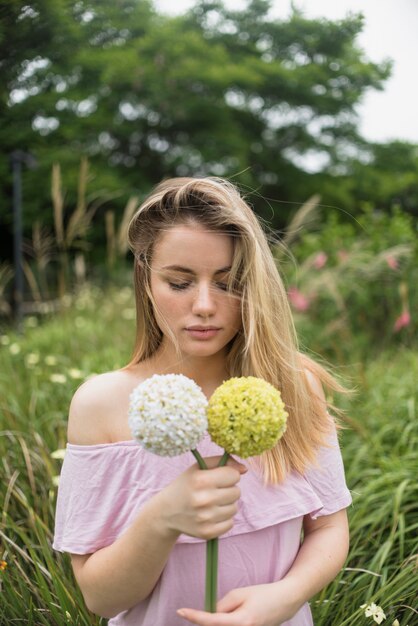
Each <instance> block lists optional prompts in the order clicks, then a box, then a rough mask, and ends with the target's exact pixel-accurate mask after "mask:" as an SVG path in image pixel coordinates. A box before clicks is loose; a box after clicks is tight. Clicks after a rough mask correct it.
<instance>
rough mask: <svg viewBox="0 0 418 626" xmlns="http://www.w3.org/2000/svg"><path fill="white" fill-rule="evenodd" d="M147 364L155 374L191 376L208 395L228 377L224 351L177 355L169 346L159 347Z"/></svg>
mask: <svg viewBox="0 0 418 626" xmlns="http://www.w3.org/2000/svg"><path fill="white" fill-rule="evenodd" d="M147 365H148V366H149V367H150V368H151V369H152V370H153V371H154V373H157V374H183V375H184V376H187V377H188V378H191V379H192V380H194V381H195V382H196V383H197V384H198V385H199V386H200V387H201V388H202V389H203V392H204V393H205V395H206V396H208V397H209V396H211V395H212V393H213V392H214V391H215V389H216V388H217V387H219V385H221V384H222V382H223V381H224V380H226V379H227V378H229V375H228V370H227V365H226V354H225V353H224V352H220V353H217V354H214V355H213V356H210V357H192V356H179V355H178V354H177V353H176V352H175V351H172V350H170V348H163V347H161V348H160V349H159V350H158V351H157V352H156V353H155V354H154V355H153V356H152V357H151V358H150V359H148V362H147Z"/></svg>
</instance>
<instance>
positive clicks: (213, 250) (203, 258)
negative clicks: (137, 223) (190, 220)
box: [153, 224, 234, 269]
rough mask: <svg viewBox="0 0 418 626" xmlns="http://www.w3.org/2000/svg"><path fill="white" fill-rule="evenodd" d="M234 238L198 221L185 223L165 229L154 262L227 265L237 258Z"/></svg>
mask: <svg viewBox="0 0 418 626" xmlns="http://www.w3.org/2000/svg"><path fill="white" fill-rule="evenodd" d="M233 251H234V248H233V243H232V238H231V236H230V235H228V234H223V233H220V232H216V231H213V230H208V229H207V228H205V227H204V226H200V225H197V224H187V225H186V224H182V225H177V226H173V227H172V228H169V229H168V230H166V231H164V232H163V233H162V234H161V235H160V237H159V238H158V239H157V241H156V243H155V246H154V251H153V265H159V266H162V265H165V264H166V263H170V264H171V265H173V264H175V265H182V266H184V267H189V266H190V265H191V264H192V263H193V264H198V265H200V266H205V267H216V269H218V268H219V267H225V266H228V265H231V263H232V258H233Z"/></svg>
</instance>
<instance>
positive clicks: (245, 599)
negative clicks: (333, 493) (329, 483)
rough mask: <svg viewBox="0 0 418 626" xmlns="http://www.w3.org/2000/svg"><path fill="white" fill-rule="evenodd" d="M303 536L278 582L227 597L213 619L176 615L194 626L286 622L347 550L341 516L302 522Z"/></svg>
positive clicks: (259, 625) (201, 614)
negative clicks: (195, 625)
mask: <svg viewBox="0 0 418 626" xmlns="http://www.w3.org/2000/svg"><path fill="white" fill-rule="evenodd" d="M304 532H305V538H304V541H303V544H302V546H301V548H300V550H299V552H298V554H297V556H296V559H295V561H294V563H293V565H292V567H291V568H290V570H289V572H288V573H287V574H286V576H285V577H284V578H283V579H282V580H280V581H278V582H275V583H270V584H266V585H256V586H253V587H243V588H242V589H234V590H233V591H230V592H229V593H228V594H227V595H226V596H224V598H222V599H221V600H220V601H219V602H218V604H217V613H212V614H210V613H206V612H204V611H195V610H194V609H180V611H179V614H180V615H181V616H182V617H184V618H185V619H187V620H189V621H190V622H192V623H193V624H199V625H200V626H243V625H244V624H248V625H251V626H278V625H279V624H282V623H283V622H285V621H287V620H289V619H290V618H291V617H292V616H293V615H295V613H296V612H297V611H298V610H299V609H300V608H301V607H302V605H303V604H304V603H305V602H306V601H308V600H309V599H310V598H311V597H312V596H314V595H315V594H316V593H317V592H318V591H320V590H321V589H322V588H323V587H325V586H326V585H327V584H328V583H329V582H331V581H332V580H333V579H334V578H335V576H336V575H337V573H338V572H339V570H340V569H341V567H342V566H343V564H344V561H345V559H346V557H347V553H348V544H349V535H348V524H347V514H346V511H345V510H342V511H338V512H337V513H333V514H332V515H325V516H323V517H319V518H318V519H316V520H312V519H310V517H309V516H306V517H305V518H304Z"/></svg>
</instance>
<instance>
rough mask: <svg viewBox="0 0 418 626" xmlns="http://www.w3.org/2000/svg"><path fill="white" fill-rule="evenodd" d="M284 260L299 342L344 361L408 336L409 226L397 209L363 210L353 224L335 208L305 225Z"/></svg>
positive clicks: (416, 277)
mask: <svg viewBox="0 0 418 626" xmlns="http://www.w3.org/2000/svg"><path fill="white" fill-rule="evenodd" d="M292 255H293V257H294V259H295V260H296V263H295V264H292V265H291V264H290V263H289V262H287V263H285V264H284V270H285V274H286V278H287V281H288V288H289V298H290V301H291V304H292V306H293V309H294V311H295V315H296V320H297V324H298V327H299V330H300V333H301V335H302V337H303V340H304V342H305V343H307V344H308V345H309V346H310V348H312V349H313V350H315V351H317V352H320V353H324V352H326V353H331V354H332V356H333V358H335V357H337V358H338V360H340V361H343V360H345V358H346V356H347V353H349V352H351V351H352V350H353V349H354V350H358V351H359V353H360V354H363V353H364V352H365V351H370V350H372V351H373V350H374V349H381V348H383V347H385V346H387V345H388V344H389V343H391V342H393V341H395V343H402V342H407V341H411V340H412V337H413V332H414V326H415V324H414V322H413V320H411V311H413V310H414V309H416V307H417V305H418V301H417V300H418V298H417V295H416V293H415V290H414V289H413V286H414V285H416V284H417V282H418V269H417V260H418V245H417V241H416V226H415V224H414V221H413V218H412V217H411V216H410V215H407V214H405V213H403V212H402V211H401V210H400V209H397V208H395V209H393V211H392V212H391V213H382V212H379V211H374V210H372V209H371V208H370V207H366V208H365V209H363V211H362V213H361V215H360V217H359V218H358V220H356V221H352V222H346V221H341V218H339V217H338V216H337V215H336V214H335V213H332V214H331V215H329V216H328V218H327V219H326V221H325V222H324V223H323V225H322V226H321V227H320V228H319V229H317V230H313V229H306V230H305V231H303V232H302V233H301V234H300V236H299V238H298V240H297V242H296V243H295V244H294V245H293V246H292Z"/></svg>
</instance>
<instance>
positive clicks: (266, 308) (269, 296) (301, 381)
mask: <svg viewBox="0 0 418 626" xmlns="http://www.w3.org/2000/svg"><path fill="white" fill-rule="evenodd" d="M190 222H192V223H193V222H194V223H198V224H199V225H203V226H205V227H207V228H208V229H210V230H213V231H218V232H222V233H227V234H229V235H230V236H231V237H232V241H233V249H234V252H233V265H232V270H231V276H230V279H229V288H230V289H231V290H234V291H236V292H238V293H239V295H240V298H241V313H242V331H241V332H239V333H238V334H237V335H236V336H235V338H234V339H233V341H232V342H231V344H230V349H229V353H228V357H227V367H228V372H229V375H230V376H257V377H259V378H263V379H265V380H267V381H268V382H270V383H271V384H273V385H274V386H275V387H277V388H278V389H279V390H280V392H281V394H282V398H283V401H284V402H285V405H286V408H287V411H288V413H289V419H288V427H287V430H286V433H285V435H284V436H283V437H282V439H281V440H280V441H279V443H278V444H277V445H276V446H275V447H274V448H273V449H272V450H269V451H268V452H265V453H264V454H262V455H261V457H259V459H258V460H257V462H258V464H259V466H260V467H261V470H262V473H263V476H264V478H265V480H266V482H269V483H277V482H280V481H282V480H283V479H284V478H285V476H286V475H287V474H288V473H289V472H290V471H292V470H294V471H296V472H300V473H303V472H304V470H305V469H306V467H307V466H308V464H310V463H312V462H314V459H315V455H316V450H317V448H318V447H319V446H321V445H324V444H325V441H326V435H327V433H328V432H329V429H330V418H329V415H328V414H327V412H326V406H325V405H324V402H323V400H321V398H320V397H319V396H318V395H317V394H316V393H315V392H314V391H313V390H312V388H311V387H310V386H309V383H308V380H307V377H306V373H305V371H306V370H308V371H310V372H312V373H313V374H314V375H315V376H316V377H317V378H318V379H319V380H320V381H321V382H322V383H323V384H324V385H325V386H326V387H328V388H330V389H332V390H336V391H342V387H341V386H340V385H339V384H338V383H337V382H336V381H335V379H334V378H333V377H332V376H331V375H330V374H329V373H328V372H327V371H326V370H325V369H324V368H323V367H322V366H320V365H319V364H318V363H315V362H314V361H313V360H312V359H310V358H308V357H307V356H306V355H301V353H300V352H299V350H298V345H297V337H296V332H295V328H294V324H293V318H292V315H291V311H290V307H289V303H288V299H287V294H286V290H285V287H284V284H283V281H282V279H281V277H280V274H279V272H278V270H277V267H276V264H275V261H274V258H273V255H272V253H271V250H270V247H269V244H268V241H267V238H266V235H265V234H264V231H263V229H262V228H261V225H260V222H259V221H258V219H257V218H256V216H255V214H254V213H253V211H252V209H251V208H250V206H249V205H248V204H247V203H246V202H245V201H244V199H243V198H242V197H241V195H240V193H239V191H238V190H237V189H236V187H235V186H234V185H232V184H231V183H230V182H227V181H225V180H223V179H219V178H212V177H210V178H173V179H169V180H166V181H163V182H162V183H160V184H159V185H157V187H155V189H154V190H153V191H152V192H151V194H150V195H149V196H148V197H147V198H146V200H145V201H144V202H143V204H142V205H141V207H140V208H139V209H138V211H137V213H136V214H135V215H134V217H133V218H132V220H131V223H130V225H129V229H128V240H129V245H130V247H131V249H132V251H133V253H134V255H135V269H134V282H135V298H136V310H137V335H136V343H135V348H134V353H133V356H132V359H131V361H130V363H129V364H128V365H127V367H128V368H129V367H131V366H132V365H134V364H137V363H139V362H141V361H144V360H145V359H148V358H149V357H150V356H151V355H153V354H154V353H155V351H156V350H157V348H158V346H159V345H160V343H161V339H162V332H161V330H160V328H159V327H158V324H157V322H156V319H155V316H154V309H153V303H152V294H151V290H150V286H149V264H150V261H151V259H152V251H153V246H154V244H155V242H156V241H157V240H158V238H159V236H160V235H161V233H162V232H164V231H166V230H167V229H168V228H171V227H173V226H174V225H177V224H184V223H190Z"/></svg>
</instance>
